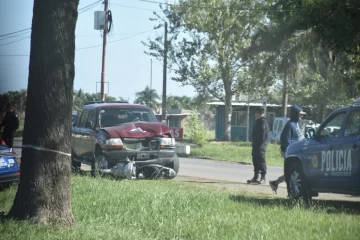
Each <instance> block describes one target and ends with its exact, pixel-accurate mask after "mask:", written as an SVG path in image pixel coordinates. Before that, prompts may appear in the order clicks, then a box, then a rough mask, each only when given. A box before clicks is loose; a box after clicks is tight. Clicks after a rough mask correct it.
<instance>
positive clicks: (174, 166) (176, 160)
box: [166, 154, 180, 179]
mask: <svg viewBox="0 0 360 240" xmlns="http://www.w3.org/2000/svg"><path fill="white" fill-rule="evenodd" d="M166 167H169V168H172V169H174V171H175V172H176V174H178V172H179V168H180V162H179V157H178V156H177V154H175V157H174V161H173V162H172V163H170V164H168V165H166ZM175 177H176V176H174V177H172V178H169V179H173V178H175Z"/></svg>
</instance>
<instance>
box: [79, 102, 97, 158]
mask: <svg viewBox="0 0 360 240" xmlns="http://www.w3.org/2000/svg"><path fill="white" fill-rule="evenodd" d="M96 119H97V118H96V109H92V110H90V111H89V116H88V119H87V121H86V123H85V127H84V129H83V132H82V135H83V147H84V148H83V157H84V158H85V159H86V161H87V162H91V161H92V158H93V153H94V149H95V141H96V132H97V130H96V126H97V124H96Z"/></svg>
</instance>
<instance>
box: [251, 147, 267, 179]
mask: <svg viewBox="0 0 360 240" xmlns="http://www.w3.org/2000/svg"><path fill="white" fill-rule="evenodd" d="M252 160H253V165H254V172H255V174H261V176H265V175H266V170H267V167H266V160H265V151H264V150H261V149H259V150H257V151H256V150H253V152H252Z"/></svg>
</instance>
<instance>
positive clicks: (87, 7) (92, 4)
mask: <svg viewBox="0 0 360 240" xmlns="http://www.w3.org/2000/svg"><path fill="white" fill-rule="evenodd" d="M101 2H102V0H100V1H96V2H93V3H91V4H89V5H87V6H85V7H82V8H80V9H78V12H80V11H82V12H81V13H83V12H85V11H87V10H90V9H91V8H93V7H96V6H97V5H99V3H101ZM84 9H86V10H84ZM83 10H84V11H83Z"/></svg>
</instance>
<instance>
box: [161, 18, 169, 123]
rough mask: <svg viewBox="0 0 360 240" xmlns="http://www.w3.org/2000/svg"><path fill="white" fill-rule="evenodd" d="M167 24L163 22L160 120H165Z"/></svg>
mask: <svg viewBox="0 0 360 240" xmlns="http://www.w3.org/2000/svg"><path fill="white" fill-rule="evenodd" d="M167 51H168V42H167V22H165V39H164V66H163V94H162V111H161V120H166V69H167Z"/></svg>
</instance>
